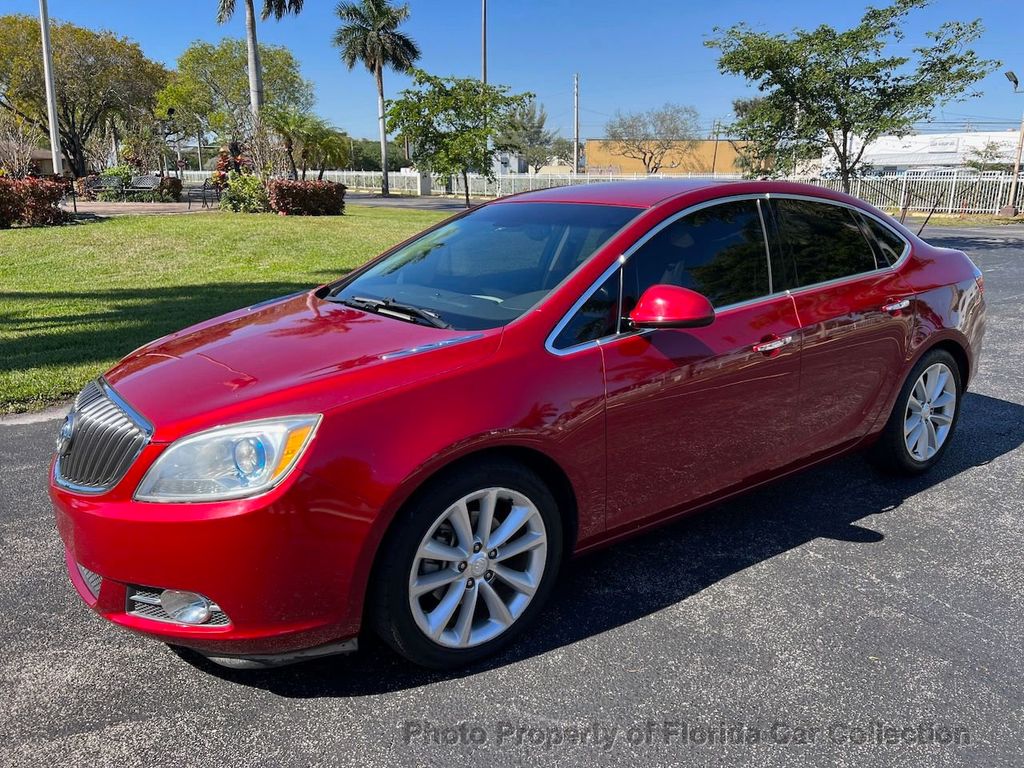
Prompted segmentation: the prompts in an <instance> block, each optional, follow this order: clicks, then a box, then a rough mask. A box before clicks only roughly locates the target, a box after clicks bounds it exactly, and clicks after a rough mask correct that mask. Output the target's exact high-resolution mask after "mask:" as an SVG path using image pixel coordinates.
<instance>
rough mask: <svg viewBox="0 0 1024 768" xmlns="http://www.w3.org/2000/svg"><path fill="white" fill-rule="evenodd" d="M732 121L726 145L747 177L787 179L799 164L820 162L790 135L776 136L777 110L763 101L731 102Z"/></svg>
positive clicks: (816, 154)
mask: <svg viewBox="0 0 1024 768" xmlns="http://www.w3.org/2000/svg"><path fill="white" fill-rule="evenodd" d="M732 111H733V114H734V115H735V116H736V121H735V122H734V123H733V124H732V125H731V126H729V129H730V132H731V133H732V134H733V137H734V138H732V139H730V140H729V143H730V144H731V145H732V147H733V148H734V149H735V150H736V155H737V164H738V165H739V166H740V168H741V169H742V170H743V171H744V173H745V174H746V175H747V176H753V177H760V176H773V177H778V176H789V175H792V174H793V173H796V172H797V169H798V168H799V166H800V164H801V163H802V162H805V161H807V160H812V159H814V158H820V157H821V152H820V151H819V150H818V149H817V148H816V147H814V146H808V145H807V143H806V142H803V141H801V140H800V138H799V137H798V136H795V135H793V133H792V132H780V131H779V130H778V125H779V123H780V117H781V116H780V115H778V114H777V107H776V106H775V105H773V104H772V103H771V102H769V101H768V100H767V99H765V98H764V97H760V96H755V97H753V98H749V99H735V100H733V103H732Z"/></svg>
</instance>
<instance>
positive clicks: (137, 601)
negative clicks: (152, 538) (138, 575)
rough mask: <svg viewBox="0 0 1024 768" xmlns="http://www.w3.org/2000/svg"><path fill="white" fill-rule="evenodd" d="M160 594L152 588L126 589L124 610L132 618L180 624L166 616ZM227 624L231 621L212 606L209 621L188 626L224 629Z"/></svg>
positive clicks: (216, 606)
mask: <svg viewBox="0 0 1024 768" xmlns="http://www.w3.org/2000/svg"><path fill="white" fill-rule="evenodd" d="M160 592H161V590H159V589H153V588H152V587H138V586H130V587H128V599H127V601H126V605H125V610H126V611H127V612H128V613H130V614H132V615H133V616H142V617H143V618H145V619H152V620H153V621H167V622H170V623H172V624H180V623H181V622H180V621H175V620H174V619H172V618H171V617H170V616H168V615H167V612H166V611H164V609H163V606H161V605H160ZM229 624H231V620H230V619H229V618H228V616H227V614H226V613H224V611H222V610H221V609H220V606H219V605H216V604H214V605H211V606H210V620H209V621H207V622H205V623H203V624H190V625H189V626H196V627H226V626H228V625H229Z"/></svg>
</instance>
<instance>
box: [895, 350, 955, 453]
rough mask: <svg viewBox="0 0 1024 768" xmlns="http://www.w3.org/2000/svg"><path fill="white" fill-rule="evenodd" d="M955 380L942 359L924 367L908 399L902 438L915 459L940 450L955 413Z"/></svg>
mask: <svg viewBox="0 0 1024 768" xmlns="http://www.w3.org/2000/svg"><path fill="white" fill-rule="evenodd" d="M956 406H957V402H956V381H955V379H954V378H953V372H952V371H951V370H950V369H949V367H948V366H946V364H945V363H935V364H934V365H930V366H928V367H927V368H925V370H924V372H923V373H922V374H921V376H920V377H919V378H918V380H917V382H916V383H915V384H914V388H913V389H912V390H911V391H910V397H909V399H908V400H907V411H906V414H905V416H904V419H903V439H904V442H905V443H906V446H907V450H908V451H909V452H910V455H911V456H912V457H913V458H914V459H915V460H916V461H928V460H929V459H930V458H932V456H934V455H935V454H936V453H938V452H939V449H940V448H941V447H942V445H943V443H945V442H946V437H947V436H948V435H949V430H950V428H951V427H952V425H953V416H954V414H955V413H956Z"/></svg>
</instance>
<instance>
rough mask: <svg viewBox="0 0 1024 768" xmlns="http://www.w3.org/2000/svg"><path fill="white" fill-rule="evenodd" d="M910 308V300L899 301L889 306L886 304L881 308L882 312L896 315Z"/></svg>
mask: <svg viewBox="0 0 1024 768" xmlns="http://www.w3.org/2000/svg"><path fill="white" fill-rule="evenodd" d="M909 306H910V299H900V300H899V301H894V302H892V303H890V304H886V305H885V306H883V307H882V311H883V312H889V313H897V312H902V311H903V310H904V309H906V308H907V307H909Z"/></svg>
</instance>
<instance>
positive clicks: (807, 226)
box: [773, 198, 878, 291]
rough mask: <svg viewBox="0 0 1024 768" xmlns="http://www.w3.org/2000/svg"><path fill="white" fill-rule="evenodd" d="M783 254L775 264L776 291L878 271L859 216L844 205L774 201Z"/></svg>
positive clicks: (787, 200) (785, 200)
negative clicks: (779, 261)
mask: <svg viewBox="0 0 1024 768" xmlns="http://www.w3.org/2000/svg"><path fill="white" fill-rule="evenodd" d="M775 211H776V215H777V218H778V223H779V231H780V236H781V238H782V243H783V246H784V253H785V255H786V256H788V258H784V259H782V263H781V264H779V265H775V264H773V267H775V269H773V272H774V273H775V279H776V285H775V286H774V289H775V290H776V291H778V290H783V289H793V288H802V287H803V286H806V285H814V284H815V283H824V282H826V281H828V280H836V279H838V278H842V277H849V276H850V275H857V274H861V273H864V272H871V271H872V270H874V269H877V268H878V265H877V264H876V262H875V254H874V250H873V249H872V248H871V244H870V243H869V242H868V240H867V239H866V238H865V237H864V233H863V231H862V230H861V228H860V224H859V223H858V221H857V217H856V214H855V213H854V212H853V211H852V210H850V209H849V208H846V207H845V206H841V205H831V204H828V203H815V202H811V201H809V200H790V199H787V198H779V199H777V200H776V201H775Z"/></svg>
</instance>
